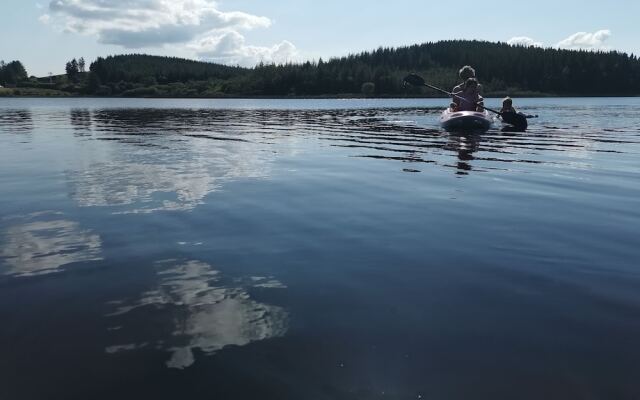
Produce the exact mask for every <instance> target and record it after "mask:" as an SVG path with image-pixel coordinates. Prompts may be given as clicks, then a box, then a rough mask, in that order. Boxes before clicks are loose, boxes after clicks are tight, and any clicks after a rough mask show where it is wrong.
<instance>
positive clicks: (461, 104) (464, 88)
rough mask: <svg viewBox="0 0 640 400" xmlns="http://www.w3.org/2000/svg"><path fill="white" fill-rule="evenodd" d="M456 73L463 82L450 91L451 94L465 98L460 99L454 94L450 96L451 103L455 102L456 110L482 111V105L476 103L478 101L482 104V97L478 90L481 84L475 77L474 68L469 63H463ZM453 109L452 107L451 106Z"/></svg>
mask: <svg viewBox="0 0 640 400" xmlns="http://www.w3.org/2000/svg"><path fill="white" fill-rule="evenodd" d="M458 75H459V76H460V78H461V79H462V80H463V82H462V83H461V84H459V85H457V86H456V87H454V88H453V90H452V91H451V92H452V93H453V94H455V95H457V96H459V97H462V98H463V99H465V100H466V101H465V100H461V99H460V98H458V97H456V96H454V97H453V98H452V105H453V103H455V104H456V107H455V110H456V111H483V108H482V107H478V106H477V105H476V103H480V105H482V101H483V98H482V96H481V95H480V91H481V88H482V86H481V85H480V84H479V83H478V80H477V79H476V70H475V69H473V68H472V67H471V66H469V65H465V66H464V67H462V68H461V69H460V71H458ZM451 108H452V109H454V107H451Z"/></svg>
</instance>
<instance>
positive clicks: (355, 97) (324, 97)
mask: <svg viewBox="0 0 640 400" xmlns="http://www.w3.org/2000/svg"><path fill="white" fill-rule="evenodd" d="M0 90H1V89H0ZM5 90H6V89H5ZM9 90H12V89H9ZM18 90H20V89H18ZM505 96H510V97H514V98H532V99H536V98H590V97H591V98H609V97H611V98H616V97H619V98H625V97H626V98H633V97H640V94H638V95H620V94H607V95H602V94H599V95H584V94H581V95H575V94H562V95H557V94H550V93H526V92H525V93H518V92H515V93H488V94H485V95H484V97H485V98H487V99H500V98H503V97H505ZM3 98H7V99H9V98H34V99H149V100H162V99H193V100H239V99H248V100H253V99H255V100H375V99H448V97H444V96H397V95H396V96H392V95H390V96H362V95H360V96H358V95H355V94H353V95H318V96H247V95H238V96H231V95H230V96H209V97H206V96H96V95H86V96H84V95H77V94H69V93H65V92H61V93H59V94H58V93H56V94H36V93H24V94H22V93H20V94H14V93H11V94H9V93H6V92H5V93H2V92H0V99H3Z"/></svg>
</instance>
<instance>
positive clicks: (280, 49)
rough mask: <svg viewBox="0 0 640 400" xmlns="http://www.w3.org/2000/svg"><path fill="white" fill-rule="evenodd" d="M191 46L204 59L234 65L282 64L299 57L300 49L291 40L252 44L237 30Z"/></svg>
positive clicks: (208, 38) (207, 38)
mask: <svg viewBox="0 0 640 400" xmlns="http://www.w3.org/2000/svg"><path fill="white" fill-rule="evenodd" d="M191 48H192V49H193V50H194V51H195V52H196V53H197V54H198V56H199V57H201V58H202V59H206V60H209V61H215V62H219V63H224V64H233V65H236V64H237V65H243V66H250V65H254V64H255V63H256V62H264V63H276V64H281V63H286V62H289V61H295V60H297V59H298V51H297V49H296V47H295V46H294V45H293V44H292V43H291V42H289V41H286V40H284V41H282V42H281V43H280V44H276V45H274V46H271V47H262V46H250V45H247V44H246V42H245V38H244V36H242V35H241V34H239V33H238V32H235V31H228V32H224V33H221V34H219V35H212V36H208V37H205V38H203V39H201V40H200V41H198V42H197V43H195V44H193V45H192V46H191Z"/></svg>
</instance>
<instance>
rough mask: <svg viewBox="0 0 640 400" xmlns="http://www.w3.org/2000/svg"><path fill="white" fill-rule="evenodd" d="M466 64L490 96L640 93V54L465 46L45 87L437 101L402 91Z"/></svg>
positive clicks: (102, 64)
mask: <svg viewBox="0 0 640 400" xmlns="http://www.w3.org/2000/svg"><path fill="white" fill-rule="evenodd" d="M74 61H75V60H74ZM71 65H72V66H73V63H72V64H71ZM463 65H472V66H473V67H474V68H476V70H477V73H478V79H479V80H480V82H481V83H482V84H483V86H484V90H485V94H486V95H492V94H493V95H503V94H512V95H526V94H533V95H536V94H549V95H577V96H605V95H616V96H624V95H626V96H629V95H631V96H634V95H639V94H640V61H639V60H638V58H637V57H636V56H634V55H628V54H625V53H620V52H593V51H571V50H559V49H551V48H544V49H543V48H538V47H523V46H511V45H508V44H505V43H491V42H479V41H461V40H456V41H441V42H435V43H424V44H419V45H413V46H408V47H400V48H380V49H377V50H374V51H368V52H363V53H359V54H354V55H350V56H346V57H341V58H333V59H330V60H327V61H323V60H319V61H317V62H306V63H297V64H286V65H259V66H257V67H255V68H241V67H233V66H224V65H219V64H212V63H206V62H199V61H192V60H184V59H179V58H171V57H157V56H147V55H122V56H110V57H106V58H99V59H98V60H96V61H95V62H93V63H92V64H91V66H90V72H88V73H81V72H80V73H78V71H77V70H73V68H71V71H70V70H69V69H67V76H66V77H64V76H61V77H58V78H59V79H54V81H53V82H52V81H51V79H49V80H48V81H47V83H46V85H48V86H47V87H55V88H57V89H62V90H65V91H67V92H70V93H75V94H87V95H102V96H109V95H115V96H158V97H162V96H167V97H169V96H182V97H223V96H292V95H293V96H362V95H366V96H423V95H433V96H435V95H437V94H436V93H434V92H432V91H430V90H428V89H420V88H417V89H416V88H405V87H403V85H402V78H403V77H404V76H405V75H406V74H407V73H409V72H417V73H419V74H421V75H422V76H424V77H425V79H426V80H427V82H429V83H431V84H433V85H436V86H441V87H444V88H447V89H450V88H452V87H453V86H454V85H455V84H457V83H458V77H457V71H458V69H459V68H460V67H461V66H463ZM39 81H40V83H39V84H40V85H44V84H45V83H44V80H43V79H40V80H39ZM24 84H25V83H23V85H24ZM30 85H31V87H33V86H34V85H35V86H37V85H38V83H34V82H31V84H30ZM18 86H20V84H18Z"/></svg>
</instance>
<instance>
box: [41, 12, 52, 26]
mask: <svg viewBox="0 0 640 400" xmlns="http://www.w3.org/2000/svg"><path fill="white" fill-rule="evenodd" d="M38 21H40V22H41V23H43V24H45V25H47V24H48V23H49V21H51V16H50V15H49V14H43V15H41V16H39V17H38Z"/></svg>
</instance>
